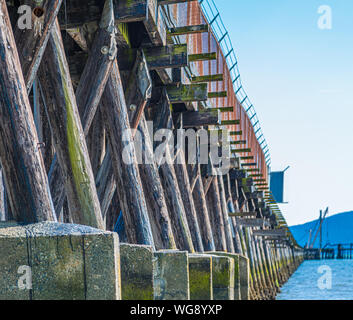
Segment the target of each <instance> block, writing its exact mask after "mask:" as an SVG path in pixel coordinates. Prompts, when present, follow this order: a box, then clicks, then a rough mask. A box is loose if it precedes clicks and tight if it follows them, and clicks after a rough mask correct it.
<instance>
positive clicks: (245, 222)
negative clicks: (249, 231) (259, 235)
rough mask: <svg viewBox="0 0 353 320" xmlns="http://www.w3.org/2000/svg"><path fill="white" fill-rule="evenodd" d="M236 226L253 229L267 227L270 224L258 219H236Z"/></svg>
mask: <svg viewBox="0 0 353 320" xmlns="http://www.w3.org/2000/svg"><path fill="white" fill-rule="evenodd" d="M236 221H237V224H239V225H240V226H242V227H248V228H254V227H261V228H263V227H269V226H270V224H269V222H268V221H267V220H265V219H262V218H258V219H248V218H236Z"/></svg>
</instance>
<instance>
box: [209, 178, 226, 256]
mask: <svg viewBox="0 0 353 320" xmlns="http://www.w3.org/2000/svg"><path fill="white" fill-rule="evenodd" d="M206 201H207V203H208V213H209V216H210V221H211V228H212V233H213V237H214V241H215V247H216V250H217V251H227V241H226V234H225V226H224V221H223V216H222V207H221V202H220V194H219V188H218V180H217V177H216V176H214V177H213V179H212V182H211V184H210V187H209V191H208V192H207V195H206Z"/></svg>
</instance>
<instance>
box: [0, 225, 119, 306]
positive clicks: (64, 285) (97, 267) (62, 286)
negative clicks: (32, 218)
mask: <svg viewBox="0 0 353 320" xmlns="http://www.w3.org/2000/svg"><path fill="white" fill-rule="evenodd" d="M0 243H1V245H0V256H1V257H6V259H0V284H1V285H0V299H6V300H19V299H21V300H51V299H56V300H65V299H67V300H97V299H102V300H117V299H120V297H121V293H120V263H119V259H120V258H119V240H118V237H117V235H116V233H111V232H103V231H101V230H98V229H94V228H91V227H86V226H81V225H70V224H62V223H56V222H42V223H37V224H31V225H26V226H16V227H8V228H0Z"/></svg>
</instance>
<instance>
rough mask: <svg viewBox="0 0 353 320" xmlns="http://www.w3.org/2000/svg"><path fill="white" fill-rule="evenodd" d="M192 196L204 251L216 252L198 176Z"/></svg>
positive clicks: (199, 176)
mask: <svg viewBox="0 0 353 320" xmlns="http://www.w3.org/2000/svg"><path fill="white" fill-rule="evenodd" d="M196 166H197V167H198V171H199V172H200V166H199V165H196ZM192 196H193V199H194V204H195V210H196V213H197V218H198V222H199V226H200V233H201V238H202V243H203V247H204V250H205V251H216V246H215V242H214V238H213V233H212V227H211V222H210V217H209V214H208V208H207V203H206V198H205V193H204V189H203V184H202V179H201V175H200V174H198V175H197V178H196V182H195V186H194V190H193V191H192Z"/></svg>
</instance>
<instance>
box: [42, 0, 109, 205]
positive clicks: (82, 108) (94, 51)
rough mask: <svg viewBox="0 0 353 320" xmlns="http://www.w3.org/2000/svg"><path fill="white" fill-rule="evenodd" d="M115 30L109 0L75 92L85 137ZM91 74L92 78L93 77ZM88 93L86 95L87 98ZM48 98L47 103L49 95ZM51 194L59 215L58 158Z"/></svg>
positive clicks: (61, 196) (105, 77)
mask: <svg viewBox="0 0 353 320" xmlns="http://www.w3.org/2000/svg"><path fill="white" fill-rule="evenodd" d="M114 35H115V27H114V14H113V4H112V0H106V2H105V5H104V9H103V13H102V18H101V22H100V24H99V29H98V31H97V34H96V36H95V39H94V42H93V44H92V48H91V52H90V54H89V57H88V60H87V63H86V65H85V68H84V70H83V73H82V75H81V78H80V82H79V85H78V87H77V89H76V102H77V106H78V109H79V113H80V115H81V121H82V127H83V132H84V135H85V136H87V134H88V132H89V129H90V127H91V124H92V121H93V118H94V116H95V113H96V111H97V108H98V105H99V102H100V99H101V96H102V94H103V91H104V88H105V86H106V83H107V81H108V77H109V74H110V71H111V68H112V64H113V61H114V59H115V56H116V43H115V41H114V39H115V38H114ZM40 73H41V78H42V81H43V82H44V81H46V76H45V73H44V74H43V72H42V67H41V72H40ZM92 74H94V75H95V76H94V77H93V76H92ZM87 93H89V94H87ZM46 94H47V100H48V101H49V100H50V99H51V96H52V94H50V93H49V94H48V92H46ZM49 181H50V190H51V192H52V197H53V202H54V207H55V211H56V212H60V211H61V208H62V206H63V203H64V200H65V192H64V187H63V182H62V176H61V171H60V166H59V165H58V163H57V157H56V156H55V157H54V160H53V162H52V164H51V169H50V174H49Z"/></svg>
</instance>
